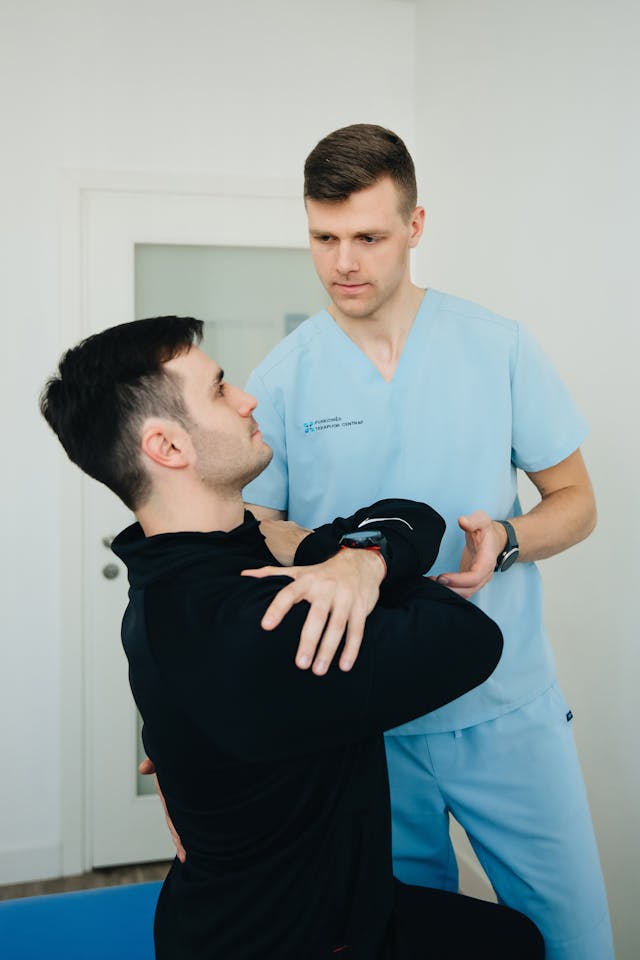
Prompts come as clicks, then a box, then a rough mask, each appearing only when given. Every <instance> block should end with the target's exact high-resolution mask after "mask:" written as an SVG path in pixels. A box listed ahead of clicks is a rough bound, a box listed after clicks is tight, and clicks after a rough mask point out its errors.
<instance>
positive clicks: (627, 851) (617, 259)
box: [416, 0, 640, 960]
mask: <svg viewBox="0 0 640 960" xmlns="http://www.w3.org/2000/svg"><path fill="white" fill-rule="evenodd" d="M417 18H418V30H417V35H418V37H419V53H418V60H417V76H418V85H417V101H416V102H417V115H416V129H417V131H418V170H419V178H420V184H421V199H422V201H423V203H424V204H425V205H426V207H427V214H428V222H427V233H426V237H425V240H424V242H423V244H422V246H421V251H420V254H419V258H418V275H419V276H420V278H421V279H422V280H424V281H425V282H428V283H430V284H432V285H433V286H435V287H440V288H442V289H445V290H450V291H451V292H455V293H457V294H459V295H461V296H467V297H469V298H471V299H474V300H477V301H480V302H482V303H484V304H485V305H486V306H490V307H492V308H494V309H495V310H497V311H498V312H502V313H504V314H506V315H508V316H512V317H515V318H517V319H519V320H522V321H524V322H525V323H526V324H528V325H529V327H530V328H531V329H532V330H533V331H534V332H535V334H536V335H537V337H538V338H539V340H540V341H541V342H542V343H543V344H544V346H545V348H546V349H547V351H548V352H549V354H550V355H551V356H552V358H553V359H554V361H555V363H556V365H557V366H558V367H559V368H560V370H561V371H562V373H563V375H564V377H565V379H566V380H567V382H568V383H569V384H570V386H571V389H572V392H573V393H574V395H575V396H576V397H577V399H578V400H579V403H580V405H581V407H582V409H583V410H584V412H585V414H586V415H587V417H588V419H589V421H590V423H591V426H592V433H591V436H590V438H589V439H588V441H587V443H586V444H585V446H584V452H585V456H586V459H587V461H588V465H589V467H590V470H591V473H592V476H593V480H594V483H595V487H596V492H597V496H598V504H599V511H600V520H599V526H598V529H597V531H596V533H595V534H594V535H593V536H592V537H591V539H590V540H588V541H587V542H586V543H585V544H583V545H581V546H579V547H577V548H575V549H574V550H572V551H571V552H570V553H568V554H565V555H564V556H561V557H557V558H555V559H553V560H550V561H546V562H545V563H544V564H543V565H542V569H543V572H544V578H545V586H546V600H547V602H546V617H547V623H548V626H549V629H550V632H551V635H552V640H553V643H554V647H555V650H556V654H557V660H558V667H559V671H560V676H561V679H562V682H563V686H564V688H565V691H566V693H567V694H568V697H569V700H570V702H571V705H572V708H573V710H574V713H575V718H576V719H575V731H576V736H577V740H578V746H579V750H580V755H581V758H582V763H583V767H584V771H585V776H586V780H587V785H588V790H589V795H590V799H591V806H592V811H593V815H594V820H595V823H596V828H597V833H598V836H599V843H600V851H601V857H602V861H603V866H604V871H605V875H606V880H607V885H608V890H609V898H610V901H611V907H612V913H613V920H614V928H615V935H616V943H617V950H618V958H619V960H632V958H635V957H637V956H638V952H639V951H640V914H639V912H638V903H639V902H640V880H639V879H638V878H639V876H640V869H639V863H638V859H639V857H640V816H639V813H638V810H639V808H640V754H639V751H638V746H637V742H636V735H635V728H636V719H637V709H636V706H637V702H638V692H637V686H638V680H639V679H640V644H639V643H638V640H639V635H640V630H639V628H638V623H637V618H636V617H635V616H634V613H635V611H634V610H633V605H634V600H635V592H636V590H637V589H638V587H637V584H638V578H639V575H640V568H639V564H638V554H637V541H638V534H639V532H640V522H639V520H638V511H637V509H636V504H637V500H638V497H637V486H638V477H639V476H640V454H639V449H638V448H639V444H638V428H637V417H638V412H639V409H640V405H639V404H638V400H637V395H636V391H637V380H638V377H637V357H638V349H639V347H640V337H639V334H638V325H639V321H640V316H639V310H638V301H639V298H638V292H637V289H638V288H637V272H638V271H637V259H638V224H639V223H640V190H639V187H638V171H639V170H640V123H639V114H638V90H639V89H640V59H639V57H638V50H640V12H639V10H638V5H637V4H636V3H635V2H634V0H613V2H611V0H609V2H607V0H590V2H584V0H562V2H558V0H538V2H537V3H535V4H530V3H524V2H513V0H483V2H481V3H480V2H474V0H419V2H418V4H417ZM478 506H481V505H480V504H479V505H478Z"/></svg>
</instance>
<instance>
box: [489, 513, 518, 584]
mask: <svg viewBox="0 0 640 960" xmlns="http://www.w3.org/2000/svg"><path fill="white" fill-rule="evenodd" d="M497 522H498V523H501V524H502V526H503V527H504V528H505V530H506V531H507V545H506V547H505V548H504V550H503V551H502V552H501V553H499V554H498V557H497V559H496V565H495V567H494V568H493V569H494V573H496V572H497V571H500V572H502V573H504V571H505V570H508V569H509V567H511V566H513V564H514V563H515V562H516V560H517V559H518V556H519V554H520V547H519V546H518V538H517V537H516V532H515V530H514V529H513V526H512V525H511V524H510V523H509V521H508V520H498V521H497Z"/></svg>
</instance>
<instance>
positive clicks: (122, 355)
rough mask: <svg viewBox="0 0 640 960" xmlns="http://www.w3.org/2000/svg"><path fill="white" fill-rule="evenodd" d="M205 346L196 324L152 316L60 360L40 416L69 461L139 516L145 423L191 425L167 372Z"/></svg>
mask: <svg viewBox="0 0 640 960" xmlns="http://www.w3.org/2000/svg"><path fill="white" fill-rule="evenodd" d="M201 339H202V321H201V320H194V319H193V317H152V318H150V319H148V320H134V321H133V322H132V323H123V324H121V325H120V326H118V327H111V328H110V329H108V330H103V331H102V332H101V333H96V334H94V335H93V336H92V337H88V338H87V339H86V340H83V341H82V343H79V344H78V345H77V346H76V347H73V348H72V349H71V350H67V352H66V353H65V355H64V356H63V357H62V359H61V361H60V365H59V368H58V372H57V373H56V375H55V376H53V377H51V379H50V380H49V381H48V383H47V384H46V386H45V388H44V390H43V391H42V394H41V396H40V411H41V413H42V415H43V416H44V418H45V419H46V421H47V423H48V424H49V426H50V427H51V429H52V430H53V431H54V432H55V433H56V434H57V436H58V439H59V440H60V443H61V444H62V446H63V447H64V449H65V451H66V453H67V456H68V457H69V459H70V460H73V462H74V463H77V464H78V466H79V467H80V469H81V470H84V472H85V473H88V474H89V476H90V477H94V478H95V479H96V480H99V481H100V482H101V483H104V484H105V485H106V486H107V487H109V489H110V490H113V492H114V493H116V494H117V495H118V496H119V497H120V499H121V500H122V501H123V502H124V503H125V504H126V505H127V506H128V507H129V508H130V509H131V510H136V509H137V508H138V506H140V505H141V504H142V503H144V501H145V500H146V499H147V498H148V496H149V494H150V491H151V483H150V479H149V475H148V473H147V471H146V469H145V467H144V465H143V461H142V456H141V452H140V428H141V427H142V424H143V422H144V420H145V419H146V418H147V417H154V416H157V417H168V418H170V419H172V420H177V421H178V422H179V423H182V424H183V426H185V427H187V428H188V426H189V422H190V420H189V416H188V413H187V409H186V406H185V403H184V400H183V397H182V390H181V383H180V382H179V378H178V377H177V376H175V375H171V374H170V373H168V372H167V371H166V370H165V369H164V364H165V363H166V362H167V361H168V360H171V359H172V358H173V357H176V356H178V355H179V354H181V353H185V352H186V351H188V350H189V349H190V347H191V346H192V345H193V343H194V342H195V343H199V342H200V340H201Z"/></svg>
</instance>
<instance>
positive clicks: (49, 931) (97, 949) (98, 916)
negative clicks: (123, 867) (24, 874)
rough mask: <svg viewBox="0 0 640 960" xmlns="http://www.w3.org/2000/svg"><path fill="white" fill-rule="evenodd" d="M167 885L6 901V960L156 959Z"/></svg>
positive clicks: (2, 927)
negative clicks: (159, 907) (158, 915)
mask: <svg viewBox="0 0 640 960" xmlns="http://www.w3.org/2000/svg"><path fill="white" fill-rule="evenodd" d="M161 886H162V883H161V882H157V883H136V884H131V885H127V886H122V887H102V888H100V889H99V890H80V891H77V892H73V893H56V894H51V895H49V896H44V897H25V898H24V899H22V900H5V901H3V902H0V958H2V960H153V958H154V949H153V916H154V913H155V909H156V902H157V900H158V894H159V893H160V887H161Z"/></svg>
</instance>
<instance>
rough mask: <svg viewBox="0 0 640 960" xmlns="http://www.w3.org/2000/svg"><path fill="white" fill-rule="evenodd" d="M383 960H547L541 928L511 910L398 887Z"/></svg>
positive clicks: (417, 889)
mask: <svg viewBox="0 0 640 960" xmlns="http://www.w3.org/2000/svg"><path fill="white" fill-rule="evenodd" d="M396 884H397V886H396V898H395V909H394V917H393V924H392V928H391V930H390V931H389V938H388V943H387V944H386V947H385V952H384V953H383V956H382V958H381V960H485V958H486V960H544V941H543V939H542V936H541V934H540V931H539V930H538V928H537V927H536V925H535V924H534V923H533V922H532V921H531V920H529V919H528V917H525V916H524V914H522V913H518V911H517V910H511V909H510V908H509V907H503V906H500V905H498V904H496V903H485V902H484V901H482V900H475V899H473V898H472V897H465V896H463V895H462V894H457V893H447V892H446V891H444V890H432V889H427V888H425V887H410V886H407V885H406V884H404V883H400V882H399V881H396Z"/></svg>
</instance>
